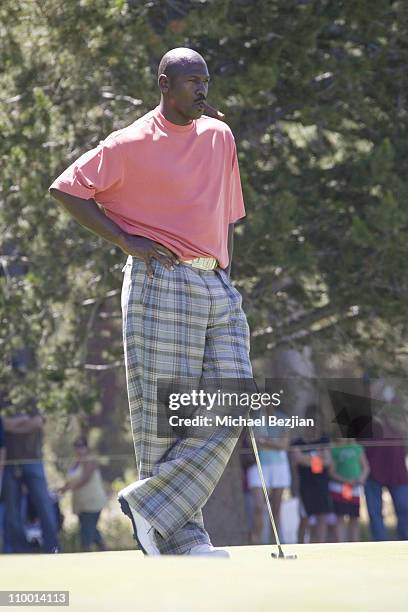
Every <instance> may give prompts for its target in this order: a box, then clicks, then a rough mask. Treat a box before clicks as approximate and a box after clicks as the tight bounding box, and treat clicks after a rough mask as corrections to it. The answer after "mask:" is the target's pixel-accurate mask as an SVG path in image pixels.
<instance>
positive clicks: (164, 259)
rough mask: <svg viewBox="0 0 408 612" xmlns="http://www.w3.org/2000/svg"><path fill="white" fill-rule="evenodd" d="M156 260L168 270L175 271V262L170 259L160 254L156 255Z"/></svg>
mask: <svg viewBox="0 0 408 612" xmlns="http://www.w3.org/2000/svg"><path fill="white" fill-rule="evenodd" d="M155 258H156V259H157V261H159V262H160V263H161V264H162V265H163V266H164V267H165V268H167V269H168V270H174V261H173V259H170V257H165V256H164V255H160V254H159V253H155Z"/></svg>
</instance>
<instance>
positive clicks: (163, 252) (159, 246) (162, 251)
mask: <svg viewBox="0 0 408 612" xmlns="http://www.w3.org/2000/svg"><path fill="white" fill-rule="evenodd" d="M153 249H154V250H155V251H156V253H159V255H167V256H168V257H171V258H173V257H176V256H175V255H174V253H172V252H171V251H170V249H168V248H167V247H165V246H163V245H162V244H157V243H156V244H155V246H154V247H153Z"/></svg>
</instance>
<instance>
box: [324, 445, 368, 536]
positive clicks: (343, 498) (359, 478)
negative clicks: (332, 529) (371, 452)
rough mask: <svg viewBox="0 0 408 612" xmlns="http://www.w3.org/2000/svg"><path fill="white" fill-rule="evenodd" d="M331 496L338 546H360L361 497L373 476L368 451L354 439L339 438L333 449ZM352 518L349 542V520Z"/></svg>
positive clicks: (330, 473) (330, 471) (330, 470)
mask: <svg viewBox="0 0 408 612" xmlns="http://www.w3.org/2000/svg"><path fill="white" fill-rule="evenodd" d="M331 456H332V463H331V466H330V468H329V475H330V478H331V480H330V482H329V492H330V496H331V498H332V501H333V508H334V512H335V513H336V515H337V529H336V532H337V533H336V535H337V540H338V542H345V541H349V542H358V541H359V537H360V524H359V517H360V496H361V485H363V484H364V483H365V481H366V479H367V476H368V474H369V472H370V468H369V465H368V461H367V458H366V456H365V453H364V449H363V447H362V446H360V444H357V443H356V442H355V440H354V439H352V438H338V439H337V440H336V442H335V445H334V446H333V447H332V449H331ZM346 516H348V517H349V518H348V532H349V533H348V538H346V531H347V530H346V522H345V517H346Z"/></svg>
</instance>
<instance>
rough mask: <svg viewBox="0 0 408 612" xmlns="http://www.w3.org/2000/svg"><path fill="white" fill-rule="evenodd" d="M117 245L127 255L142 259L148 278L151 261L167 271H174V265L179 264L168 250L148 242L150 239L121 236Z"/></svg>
mask: <svg viewBox="0 0 408 612" xmlns="http://www.w3.org/2000/svg"><path fill="white" fill-rule="evenodd" d="M118 245H119V246H120V248H121V249H122V251H124V252H125V253H126V254H127V255H132V257H137V258H138V259H143V261H144V262H145V264H146V272H147V274H148V276H150V277H152V276H153V267H152V261H153V259H157V260H158V261H159V262H160V263H161V264H163V266H165V267H166V268H167V269H168V270H174V265H178V264H179V261H178V259H177V256H176V255H175V254H174V253H172V252H171V251H169V249H167V248H166V247H165V246H163V245H162V244H160V243H158V242H155V241H154V240H150V238H144V237H143V236H132V235H131V234H123V236H121V239H120V243H118Z"/></svg>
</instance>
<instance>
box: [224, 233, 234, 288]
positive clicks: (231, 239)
mask: <svg viewBox="0 0 408 612" xmlns="http://www.w3.org/2000/svg"><path fill="white" fill-rule="evenodd" d="M233 250H234V223H230V224H229V226H228V266H227V267H226V268H225V271H226V273H227V274H228V276H230V275H231V265H232V253H233Z"/></svg>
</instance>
